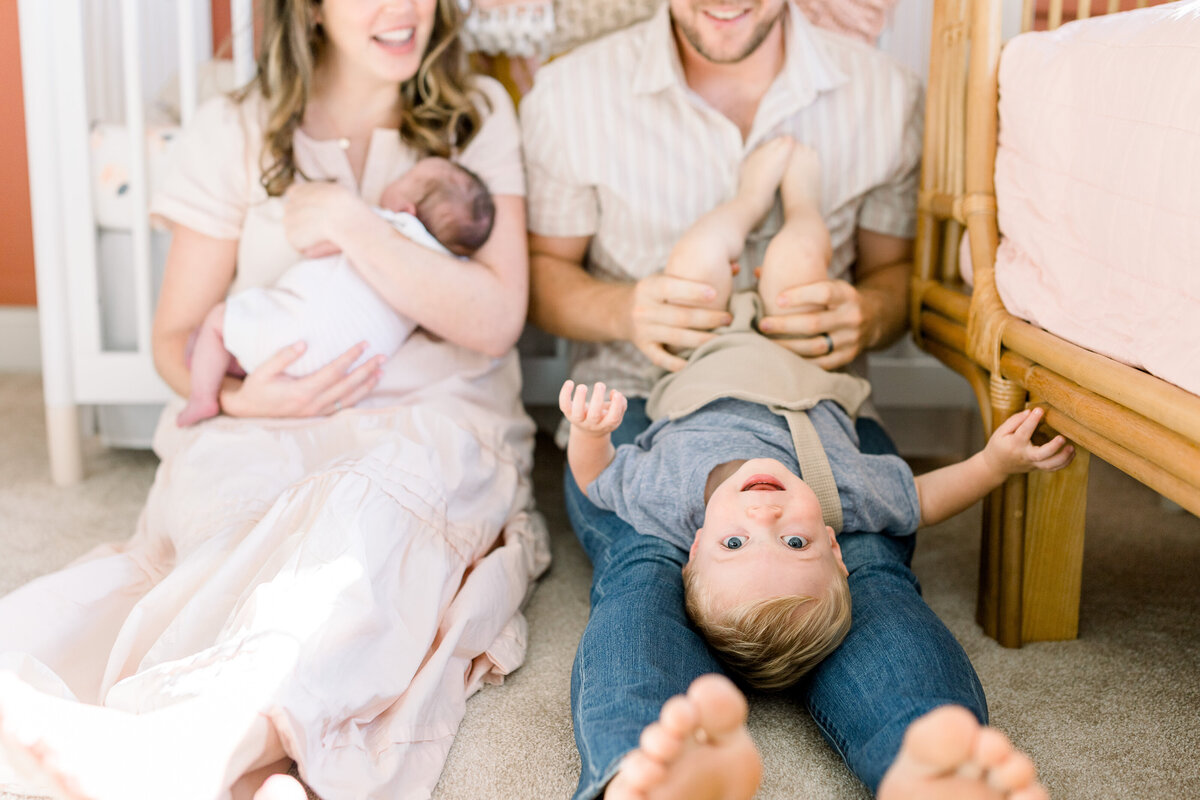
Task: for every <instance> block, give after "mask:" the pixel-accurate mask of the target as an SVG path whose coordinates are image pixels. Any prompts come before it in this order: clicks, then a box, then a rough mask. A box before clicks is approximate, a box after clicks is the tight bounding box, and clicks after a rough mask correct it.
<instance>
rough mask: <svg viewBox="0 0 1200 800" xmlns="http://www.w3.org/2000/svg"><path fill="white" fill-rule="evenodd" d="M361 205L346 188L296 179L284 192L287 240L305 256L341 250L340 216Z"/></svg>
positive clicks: (284, 220)
mask: <svg viewBox="0 0 1200 800" xmlns="http://www.w3.org/2000/svg"><path fill="white" fill-rule="evenodd" d="M355 203H358V204H361V203H362V200H360V199H359V198H358V197H357V196H355V195H354V193H353V192H351V191H350V190H349V189H347V188H346V187H344V186H342V185H341V184H338V183H334V182H332V181H313V182H307V181H297V182H295V183H293V184H292V185H291V186H290V187H288V190H287V191H286V192H285V193H284V195H283V229H284V233H286V234H287V240H288V243H289V244H291V246H292V247H294V248H296V249H297V250H298V251H300V253H302V254H303V255H304V257H305V258H321V257H323V256H330V255H333V254H334V253H339V252H341V250H342V248H341V247H340V246H339V245H338V244H337V243H336V241H335V239H336V234H337V231H338V229H339V226H338V224H337V220H338V219H339V215H340V214H341V213H342V212H344V211H345V209H347V208H348V207H350V206H351V205H352V204H355Z"/></svg>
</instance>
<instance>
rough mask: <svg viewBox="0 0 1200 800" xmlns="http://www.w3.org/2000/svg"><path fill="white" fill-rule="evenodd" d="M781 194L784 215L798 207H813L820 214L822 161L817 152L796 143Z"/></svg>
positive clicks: (784, 176) (781, 185)
mask: <svg viewBox="0 0 1200 800" xmlns="http://www.w3.org/2000/svg"><path fill="white" fill-rule="evenodd" d="M779 193H780V195H781V196H782V197H783V209H784V215H785V216H787V214H788V212H789V211H790V210H791V209H793V208H797V207H802V206H811V207H812V208H813V209H816V210H817V211H818V213H819V210H820V204H821V159H820V158H819V157H818V156H817V151H816V150H813V149H812V148H811V147H809V146H808V145H806V144H800V143H799V142H796V144H795V146H793V147H792V152H791V158H789V159H788V163H787V172H785V173H784V175H783V182H782V184H780V187H779Z"/></svg>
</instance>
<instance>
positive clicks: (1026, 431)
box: [983, 407, 1075, 475]
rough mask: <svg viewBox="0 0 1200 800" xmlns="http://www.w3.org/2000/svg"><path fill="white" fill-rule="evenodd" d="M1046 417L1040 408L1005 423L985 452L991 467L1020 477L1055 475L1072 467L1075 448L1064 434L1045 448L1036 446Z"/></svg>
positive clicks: (1030, 410) (985, 458) (1016, 416)
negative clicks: (1036, 434)
mask: <svg viewBox="0 0 1200 800" xmlns="http://www.w3.org/2000/svg"><path fill="white" fill-rule="evenodd" d="M1044 414H1045V412H1044V411H1042V409H1040V408H1037V407H1035V408H1027V409H1025V410H1024V411H1018V412H1017V413H1016V414H1013V415H1012V416H1011V417H1009V418H1008V419H1006V420H1004V422H1003V423H1002V424H1001V425H1000V427H999V428H997V429H996V432H995V433H993V434H992V438H991V439H989V440H988V443H987V447H985V448H984V449H983V458H984V460H985V461H986V462H987V464H988V466H990V467H991V468H992V469H995V470H997V471H999V472H1000V473H1002V474H1004V475H1016V474H1018V473H1022V472H1030V471H1032V470H1035V469H1040V470H1043V471H1045V472H1054V471H1055V470H1059V469H1062V468H1063V467H1065V466H1066V465H1067V464H1070V463H1071V459H1072V458H1074V457H1075V448H1074V447H1072V446H1071V445H1069V444H1067V440H1066V437H1064V436H1063V435H1062V434H1059V435H1058V436H1055V437H1054V438H1053V439H1051V440H1050V441H1048V442H1046V443H1045V444H1043V445H1035V444H1034V443H1033V441H1032V439H1033V432H1034V431H1035V430H1036V429H1037V426H1038V423H1039V422H1041V421H1042V417H1043V416H1044Z"/></svg>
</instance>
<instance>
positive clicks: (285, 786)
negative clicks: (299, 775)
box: [254, 774, 308, 800]
mask: <svg viewBox="0 0 1200 800" xmlns="http://www.w3.org/2000/svg"><path fill="white" fill-rule="evenodd" d="M254 800H308V792H306V791H304V787H303V786H301V785H300V781H298V780H296V779H295V778H293V777H292V776H291V775H283V774H278V775H272V776H271V777H269V778H267V780H266V782H265V783H263V785H262V788H261V789H259V790H258V791H257V792H255V793H254Z"/></svg>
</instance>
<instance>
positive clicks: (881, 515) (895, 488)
mask: <svg viewBox="0 0 1200 800" xmlns="http://www.w3.org/2000/svg"><path fill="white" fill-rule="evenodd" d="M819 174H820V173H819V163H818V161H817V159H816V156H815V154H814V153H813V152H812V151H811V150H810V149H808V148H806V147H803V146H802V145H799V144H795V143H794V142H792V141H791V140H790V139H776V140H773V141H772V142H769V143H767V144H765V145H763V146H762V147H760V148H759V149H758V150H756V151H755V152H754V153H752V154H751V155H750V156H749V157H748V158H747V160H746V162H745V164H744V166H743V169H742V175H741V181H740V184H739V189H738V194H737V196H736V197H735V198H734V199H733V200H731V201H729V202H728V203H725V204H723V205H721V206H719V207H718V208H716V209H714V210H713V211H712V212H709V214H707V215H705V216H704V217H702V218H701V219H700V220H699V221H698V222H697V223H696V225H695V226H693V227H692V228H691V229H690V230H689V231H688V232H687V233H686V234H685V235H684V236H683V237H682V238H681V239H680V241H679V243H678V244H677V246H676V247H675V248H674V249H673V251H672V253H671V257H670V259H669V261H668V266H667V269H666V271H667V273H668V274H674V275H680V276H682V277H689V278H692V279H694V280H703V281H705V282H708V283H712V284H714V285H715V286H716V288H717V290H718V300H717V302H716V304H714V306H713V307H717V308H723V307H725V306H729V308H730V310H731V311H732V312H733V322H732V324H731V325H729V326H728V327H727V328H724V329H721V330H720V331H718V332H719V333H720V335H719V336H718V337H716V338H715V339H713V340H712V341H710V342H708V343H706V344H704V345H703V346H701V347H699V348H697V349H696V350H695V351H694V352H692V353H691V355H690V356H689V358H688V363H687V366H685V367H684V368H683V369H682V370H681V371H679V372H676V373H669V374H667V375H666V376H664V378H663V379H662V380H661V381H660V382H659V383H658V384H657V385H656V386H655V388H654V390H653V391H652V393H651V395H650V397H649V398H648V401H647V405H646V410H647V413H648V414H649V416H650V418H651V419H652V420H654V422H653V424H651V426H650V427H649V428H648V429H646V431H644V432H643V433H642V434H641V435H640V436H639V437H638V438H637V439H636V440H635V442H634V443H633V444H632V445H623V446H621V447H620V448H614V447H613V445H612V439H611V435H610V434H611V432H612V431H613V430H615V429H616V428H617V426H618V425H619V424H620V422H621V419H622V417H623V415H624V412H625V408H626V400H625V398H624V396H622V395H621V394H620V393H619V392H613V393H612V396H611V398H606V396H605V395H606V390H605V386H604V385H603V384H600V383H597V384H596V385H595V387H594V388H593V390H592V392H591V396H590V398H589V396H588V387H587V386H583V385H580V386H576V385H575V384H574V383H573V382H572V381H567V382H566V383H565V384H564V385H563V388H562V391H561V393H560V395H559V405H560V408H561V409H562V411H563V413H564V414H565V415H566V417H567V419H568V420H569V421H570V423H571V430H570V436H569V439H568V444H567V460H568V463H569V465H570V468H571V472H572V474H573V475H574V476H575V480H576V482H577V483H578V485H579V487H580V489H581V490H582V491H583V492H584V494H586V495H587V496H588V498H589V499H590V500H591V501H592V502H593V503H594V504H596V505H597V506H598V507H600V508H603V509H607V510H611V511H613V512H615V513H616V514H617V515H618V516H620V517H621V518H622V519H624V520H625V521H627V522H628V523H629V524H630V525H631V527H633V528H634V529H635V530H637V531H638V532H639V533H642V534H647V535H653V536H659V537H660V538H663V539H665V540H667V541H669V542H671V543H673V544H675V545H676V546H678V547H679V548H680V550H681V551H686V552H687V554H688V557H687V563H686V565H685V567H684V570H683V575H684V591H685V599H686V603H687V610H688V615H689V617H691V619H692V621H693V623H694V624H695V625H696V626H697V628H698V629H699V630H700V632H701V633H702V634H703V635H704V636H705V638H706V640H707V641H708V642H709V645H710V646H711V647H712V648H713V649H714V650H715V651H716V652H717V653H718V654H719V655H720V656H721V658H722V659H724V660H725V662H726V663H727V664H728V665H729V666H730V668H731V669H732V670H733V671H734V672H735V673H737V674H738V675H740V676H741V677H742V678H743V679H744V680H745V681H746V682H747V683H748V684H750V685H751V686H754V687H756V688H760V689H783V688H786V687H788V686H790V685H792V684H793V683H795V682H796V681H797V680H799V678H800V677H801V676H803V675H804V674H805V673H806V672H807V671H808V670H810V669H812V667H814V666H815V665H816V664H817V663H819V662H820V661H821V660H822V659H823V658H825V656H827V655H828V654H829V653H831V652H832V651H833V650H834V649H835V648H836V647H837V645H838V644H839V643H840V642H841V640H842V639H843V638H844V637H845V635H846V633H847V631H848V630H849V628H850V592H849V587H848V585H847V581H846V578H847V571H846V567H845V565H844V564H843V562H842V557H841V550H840V547H839V545H838V540H837V536H836V534H837V533H838V532H840V531H841V530H842V529H843V528H845V529H846V530H847V531H853V532H883V533H887V534H891V535H895V536H906V535H910V534H912V533H913V532H915V531H916V529H917V527H918V526H919V525H931V524H934V523H937V522H940V521H942V520H945V519H947V518H949V517H951V516H953V515H954V514H957V513H958V512H960V511H963V510H965V509H966V508H968V507H969V506H971V505H972V504H973V503H975V502H976V501H977V500H979V499H980V498H982V497H983V496H984V495H986V494H987V493H988V492H990V491H991V490H992V489H994V488H996V487H998V486H1000V485H1001V484H1002V483H1003V482H1004V479H1005V478H1006V477H1007V476H1008V475H1012V474H1016V473H1021V472H1028V471H1030V470H1032V469H1035V468H1036V469H1043V470H1056V469H1060V468H1062V467H1063V466H1065V465H1066V464H1067V463H1069V462H1070V460H1071V458H1072V457H1073V455H1074V449H1073V448H1072V447H1071V446H1069V445H1067V444H1066V441H1065V439H1064V438H1063V437H1062V436H1056V437H1055V438H1054V439H1052V440H1051V441H1049V442H1048V443H1046V444H1043V445H1040V446H1038V445H1034V444H1033V442H1032V436H1033V433H1034V430H1035V429H1036V428H1037V426H1038V423H1039V421H1040V420H1041V418H1042V411H1041V409H1038V408H1031V409H1026V410H1024V411H1022V412H1020V413H1018V414H1015V415H1013V416H1012V417H1010V418H1009V419H1008V420H1006V421H1005V422H1004V423H1003V424H1002V425H1001V426H1000V427H999V428H998V429H997V430H996V432H995V433H994V434H993V435H992V437H991V439H990V440H989V441H988V443H987V446H986V447H985V448H984V450H983V451H981V452H979V453H976V454H975V455H974V456H972V457H971V458H969V459H967V460H966V461H963V462H961V463H958V464H954V465H952V466H948V467H944V468H942V469H939V470H936V471H934V472H931V473H928V474H925V475H920V476H917V477H914V476H913V473H912V471H911V470H910V468H909V467H908V465H907V464H906V463H905V462H904V461H903V460H902V459H901V458H899V457H898V456H895V455H870V454H865V453H862V452H860V450H859V442H858V437H857V434H856V432H855V426H854V419H853V418H854V415H855V414H856V413H857V411H858V408H859V407H860V406H861V404H862V403H863V402H864V401H865V400H866V397H867V395H868V394H869V391H870V388H869V386H868V385H867V383H866V381H864V380H862V379H861V378H857V377H854V376H852V375H849V374H845V373H837V372H826V371H825V370H823V369H821V368H820V367H818V366H816V365H815V364H812V363H810V362H808V361H806V360H805V359H803V358H801V357H800V356H798V355H796V354H794V353H792V352H791V351H789V350H787V349H785V348H783V347H781V346H779V345H778V344H776V343H775V342H774V341H772V340H770V339H767V338H766V337H764V336H762V335H761V334H760V333H758V332H757V331H756V330H755V328H754V326H755V323H756V322H757V319H758V318H759V317H761V315H762V314H763V311H764V306H765V307H766V310H768V311H770V310H772V309H771V304H770V299H771V298H775V297H777V296H778V294H779V291H780V290H782V289H786V288H790V287H792V286H796V285H799V284H802V283H805V282H811V281H813V280H819V279H820V278H822V277H823V276H824V274H825V269H826V264H827V263H828V260H829V255H828V253H829V237H828V233H827V232H826V230H825V227H824V224H823V223H822V222H821V219H820V216H819V211H818V210H817V204H816V198H817V191H818V183H819ZM781 180H782V185H780V181H781ZM776 187H779V188H780V189H781V194H782V196H783V203H784V223H783V227H782V228H781V229H780V232H779V234H777V235H776V237H775V238H773V239H772V241H771V243H770V244H769V245H768V248H767V252H766V254H765V259H764V263H763V269H762V272H761V275H760V280H759V290H760V292H761V294H762V297H759V296H758V295H756V294H754V293H753V292H740V293H737V294H734V295H733V296H732V297H731V287H732V280H731V277H732V276H731V270H730V268H729V265H730V263H732V262H733V261H734V259H736V258H737V257H738V255H739V254H740V252H741V250H742V243H743V242H742V240H743V239H744V238H745V235H746V234H747V233H748V232H749V231H750V230H751V229H753V227H755V226H756V225H757V224H758V222H759V221H760V220H761V219H762V217H763V216H765V215H766V213H767V211H768V210H769V209H770V205H771V203H772V202H773V197H774V192H775V189H776ZM789 310H794V309H789Z"/></svg>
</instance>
